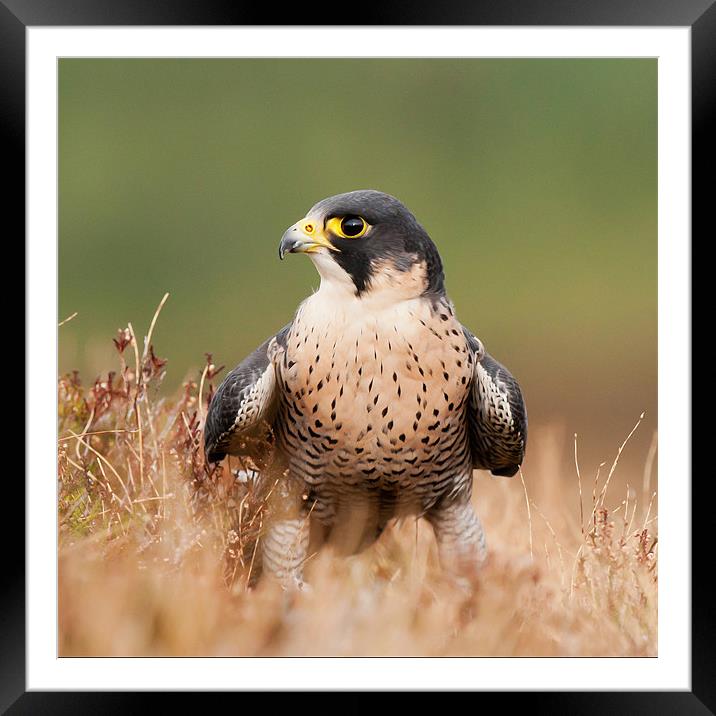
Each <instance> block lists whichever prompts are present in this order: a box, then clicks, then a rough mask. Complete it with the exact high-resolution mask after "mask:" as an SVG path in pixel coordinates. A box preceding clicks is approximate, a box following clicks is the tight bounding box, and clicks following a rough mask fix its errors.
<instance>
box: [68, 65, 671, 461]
mask: <svg viewBox="0 0 716 716" xmlns="http://www.w3.org/2000/svg"><path fill="white" fill-rule="evenodd" d="M59 152H60V156H59V193H60V196H59V231H60V233H59V237H60V238H59V312H60V315H59V319H63V318H65V317H66V316H67V315H69V314H71V313H73V312H75V311H78V313H79V315H78V316H77V317H76V318H75V319H74V320H73V321H71V322H70V323H68V324H66V325H64V326H62V328H60V343H59V345H60V353H59V370H60V371H61V372H65V371H69V370H71V369H75V368H76V369H79V370H80V371H81V374H82V375H83V377H84V379H85V382H91V380H92V379H93V378H94V377H95V375H97V374H99V373H100V372H102V373H106V371H107V370H109V369H114V368H115V366H116V360H115V358H114V355H113V346H112V342H111V338H112V336H113V335H114V333H115V331H116V329H117V328H119V327H120V326H126V324H127V321H132V323H133V325H134V327H135V329H136V331H137V332H138V333H142V334H143V333H145V332H146V330H147V328H148V325H149V321H150V320H151V318H152V315H153V313H154V310H155V308H156V306H157V304H158V302H159V300H160V299H161V297H162V295H163V294H164V292H165V291H168V292H169V293H170V294H171V296H170V299H169V301H168V303H167V305H166V306H165V308H164V311H163V313H162V315H161V318H160V320H159V322H158V325H157V328H156V332H155V339H154V344H155V346H156V350H157V354H158V355H160V356H162V357H166V358H168V359H169V365H168V374H167V380H166V389H167V390H173V389H175V388H176V387H177V386H178V385H179V384H180V382H181V381H182V380H183V379H185V378H186V377H187V376H191V377H198V375H199V371H200V368H201V366H202V365H203V361H204V356H203V354H204V352H207V351H208V352H212V353H213V354H214V358H215V360H216V362H217V363H225V364H227V366H228V367H232V366H233V365H234V364H235V363H237V362H238V361H239V360H241V359H242V358H243V357H244V355H246V354H247V353H248V352H250V351H251V350H252V349H253V348H254V347H255V346H256V345H257V344H258V343H259V342H260V341H262V340H263V339H264V338H266V337H267V336H268V335H269V334H271V333H273V332H274V331H275V330H276V329H278V328H280V327H281V326H283V325H284V324H285V323H287V322H288V321H289V320H290V318H291V316H292V314H293V312H294V310H295V308H296V306H297V304H298V303H299V302H300V300H301V299H302V298H304V297H305V296H306V295H308V293H309V292H310V291H311V290H312V289H313V288H315V287H317V285H318V276H317V274H316V273H315V270H314V269H313V266H312V265H311V263H310V261H308V260H306V259H305V257H296V256H291V257H289V259H288V260H287V261H284V262H283V263H280V262H279V260H278V256H277V249H278V242H279V239H280V237H281V234H282V233H283V231H284V229H285V228H286V227H288V226H289V225H290V224H292V223H293V222H294V221H296V220H297V219H299V218H300V217H302V216H303V215H304V213H305V212H306V210H307V209H308V208H309V207H310V206H311V205H312V204H313V203H314V202H315V201H317V200H319V199H321V198H323V197H325V196H328V195H331V194H336V193H339V192H343V191H348V190H351V189H357V188H368V187H370V188H375V189H381V190H383V191H387V192H389V193H391V194H394V195H396V196H398V197H399V198H400V199H401V200H403V201H404V203H405V204H406V205H407V206H408V207H409V208H410V209H411V210H412V211H413V212H414V213H415V214H416V215H417V217H418V219H419V220H420V221H421V223H422V224H423V225H424V226H425V227H426V229H427V230H428V232H429V233H430V235H431V236H432V237H433V239H434V240H435V242H436V243H437V245H438V248H439V249H440V252H441V254H442V257H443V261H444V264H445V270H446V277H447V287H448V291H449V294H450V296H451V298H452V299H453V301H454V303H455V304H456V307H457V311H458V316H459V317H460V318H461V320H462V321H463V323H465V324H466V325H468V326H469V327H470V328H471V329H472V330H473V331H475V332H476V333H477V335H478V336H480V338H481V339H482V340H483V341H484V343H485V344H486V346H487V348H488V350H489V351H490V352H491V353H492V354H493V355H494V356H495V357H497V358H498V359H499V360H501V361H502V362H504V363H506V364H507V365H508V366H509V368H510V369H511V370H512V372H513V373H514V374H515V375H516V376H517V377H518V378H519V379H520V381H521V383H522V385H523V388H524V392H525V395H526V398H527V402H528V408H529V412H530V422H531V425H532V426H533V427H534V426H538V427H539V426H543V425H547V424H549V423H555V422H556V423H558V424H561V425H563V426H564V428H565V434H566V435H568V437H569V440H571V435H572V433H574V432H575V431H577V432H579V433H580V434H581V435H582V436H583V437H584V440H585V447H584V450H585V453H586V455H587V456H588V458H589V457H592V458H593V459H594V460H601V459H608V458H611V457H612V456H613V454H614V452H615V450H616V447H617V446H618V444H619V443H620V442H621V440H622V439H623V437H625V436H626V434H627V433H628V431H629V429H630V428H631V426H632V425H633V423H634V422H635V420H636V419H637V417H638V415H639V413H641V412H642V411H643V410H646V411H647V421H646V423H647V424H646V426H645V428H644V429H642V432H641V437H640V436H639V435H637V446H636V447H635V448H634V450H635V452H634V453H633V454H634V455H635V456H638V458H639V459H640V460H642V461H643V457H644V453H645V451H646V449H645V447H644V445H645V444H646V445H648V442H649V440H650V438H651V431H653V429H654V428H655V427H656V375H657V374H656V370H657V360H656V358H657V355H656V339H657V62H656V60H649V59H645V60H635V59H627V60H618V59H615V60H611V59H596V60H585V59H578V60H563V59H558V60H543V59H535V60H485V59H457V60H447V59H429V60H423V59H407V60H385V59H361V60H336V59H331V60H308V59H290V60H264V59H256V60H247V59H235V60H229V59H226V60H224V59H210V60H195V59H187V60H181V59H169V60H132V59H119V60H107V59H100V60H88V59H62V60H60V62H59ZM533 434H534V432H533ZM640 439H641V440H642V443H639V440H640ZM644 441H646V442H644Z"/></svg>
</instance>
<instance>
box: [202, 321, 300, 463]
mask: <svg viewBox="0 0 716 716" xmlns="http://www.w3.org/2000/svg"><path fill="white" fill-rule="evenodd" d="M289 329H290V324H289V325H288V326H285V327H284V328H283V329H281V330H280V331H279V332H278V333H277V334H276V335H275V336H272V337H271V338H269V339H268V340H266V341H264V342H263V343H262V344H261V345H260V346H259V347H258V348H257V349H256V350H255V351H254V352H253V353H252V354H251V355H249V356H248V357H246V358H245V359H244V360H243V361H242V362H241V363H239V365H238V366H236V368H234V370H232V371H231V372H230V373H229V374H228V375H227V376H226V378H225V379H224V381H223V382H222V383H221V385H220V386H219V387H218V389H217V391H216V393H214V396H213V397H212V399H211V404H210V405H209V411H208V413H207V416H206V423H205V425H204V450H205V452H206V458H207V460H208V461H209V462H219V461H220V460H222V459H223V458H224V457H225V456H226V455H227V454H229V455H245V454H250V451H248V452H247V449H246V446H245V443H246V439H247V438H250V437H256V436H257V435H259V434H261V428H262V427H263V428H265V427H266V426H267V425H268V426H271V425H272V423H273V420H274V418H275V415H276V409H277V407H278V398H279V394H280V391H279V390H278V386H277V382H276V371H275V369H274V366H273V363H272V361H271V357H270V356H271V353H272V350H273V347H274V345H275V343H276V342H279V343H281V342H283V341H284V340H285V336H286V334H287V333H288V331H289Z"/></svg>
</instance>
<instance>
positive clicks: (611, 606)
mask: <svg viewBox="0 0 716 716" xmlns="http://www.w3.org/2000/svg"><path fill="white" fill-rule="evenodd" d="M165 299H166V297H165ZM160 308H161V306H160ZM158 313H159V311H157V314H158ZM156 318H157V315H155V317H154V320H153V321H152V326H151V328H150V330H149V332H148V335H147V337H146V338H145V341H144V344H143V346H141V345H139V344H138V341H137V340H136V336H135V333H134V330H133V328H132V326H131V324H130V325H129V326H128V327H127V328H126V329H122V330H120V331H119V332H118V334H117V336H116V338H115V339H114V343H115V347H116V349H117V353H118V369H117V371H116V372H114V373H109V374H108V375H107V376H106V377H103V378H100V379H97V380H96V381H95V382H94V383H93V384H92V385H89V386H87V387H85V386H83V385H82V383H81V381H80V379H79V376H78V375H77V374H76V373H75V374H71V375H65V376H62V377H61V378H60V380H59V389H58V397H59V399H58V403H59V406H58V407H59V442H58V473H59V483H58V527H59V652H60V655H61V656H71V655H76V656H80V655H81V656H99V655H112V656H118V655H131V656H168V655H207V656H208V655H226V656H229V655H231V656H237V655H252V656H255V655H265V656H273V655H297V656H298V655H305V656H314V655H424V656H440V655H458V656H467V655H475V656H545V655H547V656H549V655H555V656H556V655H565V656H586V655H593V656H598V655H617V656H627V655H630V656H646V655H655V654H656V645H657V636H656V634H657V631H656V626H657V558H656V554H657V547H656V543H657V538H656V525H657V522H656V516H655V514H654V513H655V509H656V506H655V504H654V498H655V493H652V488H651V486H650V482H651V463H652V461H653V451H650V455H649V457H648V458H647V465H646V466H645V470H644V474H643V476H642V475H639V476H638V479H633V480H628V482H631V484H632V486H633V485H635V484H639V489H638V490H635V489H634V488H633V487H631V488H630V487H628V486H627V487H626V489H625V490H623V492H625V493H626V494H625V496H624V497H623V498H622V497H614V495H615V490H616V486H617V478H614V479H612V478H613V477H614V475H615V474H616V472H617V468H618V465H617V463H618V456H619V453H620V452H621V448H620V449H619V451H618V452H617V457H616V459H615V460H614V463H613V464H607V465H605V466H603V467H602V470H601V472H600V473H598V474H597V476H596V478H595V477H594V476H590V477H588V478H587V477H586V476H584V475H580V474H579V467H578V462H577V461H576V460H575V469H574V473H573V474H570V475H566V476H565V475H563V474H560V473H562V472H563V469H562V468H561V467H560V460H559V459H558V456H557V455H556V454H555V450H554V448H553V444H554V443H553V441H552V440H550V434H551V433H550V430H549V428H543V429H540V428H539V426H537V427H536V428H534V429H533V431H532V435H531V438H530V451H531V453H532V454H531V456H530V457H531V460H530V463H529V465H531V466H534V468H533V467H530V469H529V470H527V469H526V471H525V474H524V475H519V476H517V477H515V478H514V479H512V480H508V479H505V478H493V477H491V476H489V475H488V474H487V473H476V480H475V490H474V499H475V501H476V505H477V508H478V512H479V514H480V516H481V518H482V519H483V522H484V524H485V528H486V532H487V536H488V545H489V548H490V558H489V560H488V563H487V565H486V567H485V568H484V569H483V570H482V572H481V573H480V576H479V579H478V581H477V582H476V583H475V584H473V585H472V586H471V587H469V588H468V587H465V586H464V585H462V586H461V585H457V584H455V583H454V582H453V581H451V580H450V579H448V578H447V577H446V576H445V575H443V574H441V572H440V570H439V568H438V565H437V555H436V549H435V546H434V544H433V536H432V532H431V529H430V527H429V526H428V525H427V524H424V523H422V522H416V521H414V520H405V521H403V522H402V523H401V524H398V525H396V526H395V527H394V528H393V529H391V530H388V531H387V532H386V533H385V534H384V535H383V537H382V538H381V539H380V540H379V542H378V543H377V544H376V545H375V546H374V547H372V548H371V549H369V550H367V551H366V552H365V553H363V554H361V555H359V556H357V557H350V558H339V557H336V556H334V555H332V554H331V552H330V550H324V551H322V552H321V553H320V554H318V555H315V556H313V557H312V558H311V559H310V562H309V564H308V565H307V578H308V581H309V583H310V586H311V589H310V591H308V592H300V593H296V594H288V593H284V592H282V591H281V590H280V589H279V588H278V587H277V586H276V585H274V584H272V583H269V582H266V581H259V582H258V584H257V585H256V586H255V587H251V588H249V587H248V585H249V584H250V583H251V582H252V581H253V580H252V579H251V574H252V572H253V571H254V570H255V567H256V561H257V558H256V539H257V538H258V539H260V533H261V523H262V512H263V504H264V503H263V499H264V498H263V496H261V495H259V494H258V492H257V490H256V489H255V488H254V484H253V482H252V480H251V479H249V480H248V481H240V480H237V479H235V476H234V474H233V473H234V471H235V470H236V469H237V468H239V467H240V466H239V465H238V464H237V462H236V461H232V463H231V464H230V465H229V464H227V463H225V464H224V465H223V466H222V467H220V468H218V469H215V470H213V471H209V470H208V469H207V467H206V465H205V464H204V460H203V450H202V435H201V425H202V419H203V416H204V414H205V411H206V406H207V404H208V400H209V399H210V396H211V393H212V390H213V386H214V384H215V382H216V379H217V376H218V375H219V373H220V371H221V369H220V368H217V367H216V366H214V365H213V362H212V357H211V356H210V355H207V362H206V366H205V368H204V370H203V371H202V373H201V375H198V376H197V379H196V380H195V381H194V380H189V381H187V382H186V383H185V384H184V386H183V388H182V390H181V391H180V392H179V394H178V395H175V396H173V397H170V398H167V397H164V396H162V395H161V394H160V392H159V390H158V387H159V384H160V383H161V380H162V377H163V375H164V370H165V365H166V361H164V360H162V359H160V358H158V357H157V356H156V355H155V353H154V349H153V346H152V333H153V327H154V323H155V321H156ZM576 447H577V442H576V438H575V458H576ZM622 447H623V446H622ZM244 467H247V466H244ZM619 484H620V485H624V484H626V483H625V480H624V479H622V480H620V483H619ZM620 492H622V490H621V489H620ZM534 496H536V497H534ZM533 497H534V499H533Z"/></svg>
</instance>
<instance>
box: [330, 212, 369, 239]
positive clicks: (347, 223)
mask: <svg viewBox="0 0 716 716" xmlns="http://www.w3.org/2000/svg"><path fill="white" fill-rule="evenodd" d="M326 228H327V229H328V230H329V231H330V232H331V233H333V234H335V235H336V236H338V237H340V238H341V239H360V237H361V236H365V234H366V232H367V231H368V229H369V228H370V224H368V222H367V221H366V220H365V219H364V218H363V217H362V216H354V215H348V216H334V217H333V218H332V219H329V220H328V223H327V224H326Z"/></svg>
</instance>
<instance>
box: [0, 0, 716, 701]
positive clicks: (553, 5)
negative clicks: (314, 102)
mask: <svg viewBox="0 0 716 716" xmlns="http://www.w3.org/2000/svg"><path fill="white" fill-rule="evenodd" d="M354 10H355V7H354V6H348V5H346V6H342V7H341V8H336V12H335V13H332V14H331V15H330V17H328V18H327V17H326V14H325V13H323V12H319V11H317V10H316V11H313V12H312V11H310V9H309V8H308V7H307V6H305V5H303V4H296V5H293V6H289V7H288V8H287V9H286V10H282V11H281V13H282V22H281V23H280V24H281V25H284V26H285V25H294V24H295V25H301V24H307V25H315V24H323V23H322V20H323V22H325V20H328V22H329V23H330V24H332V25H335V24H341V22H340V21H345V22H346V24H355V15H354V12H353V11H354ZM269 13H271V14H272V15H273V14H275V10H272V9H270V8H266V7H263V8H262V7H259V6H256V5H255V4H252V5H251V6H249V5H248V4H244V3H240V2H231V3H230V2H226V1H221V0H204V1H203V2H201V1H198V0H162V1H153V0H152V1H149V0H146V1H145V2H136V1H133V0H0V128H1V132H2V142H1V144H0V146H2V148H3V154H4V159H5V161H4V162H3V164H4V169H5V171H4V174H5V176H6V178H7V179H8V182H7V185H6V189H5V190H4V195H5V196H4V198H5V199H6V201H5V202H4V206H5V211H4V212H3V213H4V217H5V220H6V221H5V223H6V224H7V218H8V217H10V218H12V219H14V230H13V231H9V230H8V231H7V232H3V233H4V236H5V237H6V239H5V243H6V246H8V245H10V244H15V243H20V242H19V241H17V242H15V241H14V240H13V238H14V237H15V236H19V235H20V234H21V233H22V234H23V235H24V231H25V209H24V207H25V201H24V198H25V49H26V47H25V45H26V28H28V27H33V26H111V25H268V24H275V23H271V22H267V20H268V19H271V18H269ZM341 15H344V16H345V17H341ZM360 24H361V25H482V26H490V25H492V26H495V25H502V26H510V25H522V26H540V25H547V26H549V25H551V26H589V25H592V26H594V25H598V26H682V27H690V28H691V53H692V55H691V57H692V78H691V81H692V84H691V88H692V226H693V229H692V235H693V236H696V235H697V234H701V235H702V236H701V241H702V243H705V242H706V240H707V239H708V238H709V237H710V236H713V234H714V230H713V226H711V225H710V222H709V221H708V215H709V213H710V208H711V206H710V205H711V204H712V203H713V194H714V190H713V180H712V179H711V178H710V177H709V174H708V173H707V171H708V170H709V169H711V168H712V167H713V166H714V164H715V163H716V162H715V161H714V160H716V156H715V153H714V150H713V143H712V142H711V134H712V131H711V130H712V126H713V125H714V120H716V111H715V110H716V0H671V1H668V0H500V2H486V1H482V0H481V1H479V2H469V1H468V0H448V1H444V2H441V3H434V4H431V5H428V4H427V3H411V4H407V3H390V2H383V3H381V4H380V7H379V8H373V9H369V8H365V7H362V8H361V13H360ZM707 232H708V233H707ZM694 245H698V244H696V242H694V241H693V239H692V247H693V246H694ZM6 257H7V254H6ZM10 261H11V260H10V259H7V258H6V263H7V264H9V263H10ZM694 285H695V284H694ZM695 307H697V304H696V303H695ZM696 325H698V324H696ZM662 359H663V360H670V358H669V357H662ZM673 360H675V361H676V363H677V366H676V367H677V368H678V370H679V371H681V373H682V376H683V381H684V382H683V384H682V385H681V389H688V390H691V385H690V383H689V375H690V372H689V370H688V368H689V365H690V364H691V347H690V346H680V347H679V349H678V353H677V355H676V356H675V357H674V358H673ZM707 375H708V374H707ZM25 379H26V381H28V380H31V379H32V376H28V375H26V376H25ZM30 417H31V416H30ZM684 418H685V419H690V416H684ZM26 424H27V425H30V423H29V422H27V423H26ZM694 427H695V428H696V427H697V423H696V421H694ZM29 444H30V443H29V436H28V435H26V437H25V446H26V449H29V448H28V446H29ZM697 444H698V443H697ZM690 467H691V466H690V465H689V464H688V462H685V464H684V470H685V471H688V470H689V469H690ZM12 474H14V475H17V474H18V472H17V471H13V472H11V471H10V470H7V472H6V474H5V495H4V496H5V501H6V503H7V502H8V501H10V503H11V504H13V505H19V504H21V503H22V504H24V503H25V492H24V485H23V483H22V482H21V481H20V480H18V479H17V478H16V477H15V479H11V475H12ZM702 477H703V478H704V479H694V480H693V481H692V500H693V502H692V546H693V555H692V579H693V581H692V595H693V603H692V641H691V643H692V659H691V667H692V674H691V676H692V681H691V689H692V690H691V691H690V692H658V691H654V692H646V691H642V692H618V693H617V692H593V693H587V692H562V693H552V692H539V693H526V692H521V693H517V692H513V693H511V694H509V696H510V698H511V699H520V700H521V701H522V702H523V703H524V704H525V707H526V708H529V709H530V711H531V712H535V711H536V712H548V713H563V712H564V713H582V714H591V713H594V714H596V713H601V714H603V713H605V712H611V711H613V712H616V713H624V714H627V713H628V714H641V713H644V714H647V713H648V714H660V713H679V714H707V713H716V659H715V658H714V655H715V654H716V648H715V646H714V644H715V643H716V629H715V628H714V624H715V623H716V622H715V620H714V608H713V607H712V599H711V593H710V590H709V587H708V581H709V576H710V575H709V572H710V571H711V570H710V569H709V567H710V566H711V565H712V564H713V562H714V559H713V547H712V543H713V539H712V536H711V533H712V529H711V524H712V521H713V516H712V515H713V505H714V501H713V500H711V499H709V497H710V496H711V495H710V493H711V492H712V490H713V488H712V485H713V479H712V478H710V476H708V475H707V474H706V473H702ZM666 478H667V479H670V478H673V479H682V480H683V476H681V475H680V476H666ZM13 512H14V513H15V514H17V515H19V519H20V524H19V525H18V526H14V527H13V528H12V530H13V533H14V534H15V535H17V534H21V533H22V530H23V521H24V513H23V514H22V515H21V514H20V510H18V509H17V508H15V509H14V510H13ZM0 594H1V595H2V602H0V606H1V608H0V712H2V713H5V712H8V713H12V714H23V713H33V714H37V713H53V714H61V713H65V712H68V713H69V712H74V713H77V712H80V713H85V712H97V713H106V714H109V713H120V712H127V711H134V710H136V709H137V708H146V707H149V708H156V706H155V705H154V704H155V703H156V701H155V698H153V697H152V696H151V695H150V694H142V695H138V694H132V693H129V692H121V693H99V692H82V693H70V692H26V686H25V658H26V649H25V596H26V594H25V560H24V551H20V550H16V549H12V548H11V547H9V546H8V541H6V549H5V560H4V569H3V579H2V586H1V587H0ZM505 668H509V665H508V662H506V665H505ZM555 668H556V669H558V668H559V665H558V661H555ZM364 696H367V695H358V696H357V698H356V699H351V700H350V702H345V701H344V702H343V706H342V708H343V709H345V708H346V706H348V707H349V708H351V709H352V710H353V711H355V712H357V711H358V709H360V708H361V703H363V702H364ZM489 696H490V695H489V694H480V695H479V698H480V700H481V701H480V706H479V708H485V706H484V701H483V700H482V699H486V698H488V697H489ZM497 696H498V698H501V699H503V698H504V697H505V696H506V694H504V693H502V694H498V695H497ZM181 698H186V695H182V696H181ZM243 703H244V702H243V701H242V702H241V703H237V704H236V707H239V708H240V707H241V704H243ZM187 705H188V703H185V706H187ZM426 705H427V704H426ZM511 705H512V706H513V707H517V706H518V705H517V704H516V703H514V701H512V703H511ZM477 707H478V706H477V704H476V708H477ZM311 708H316V704H315V702H312V705H311Z"/></svg>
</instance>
